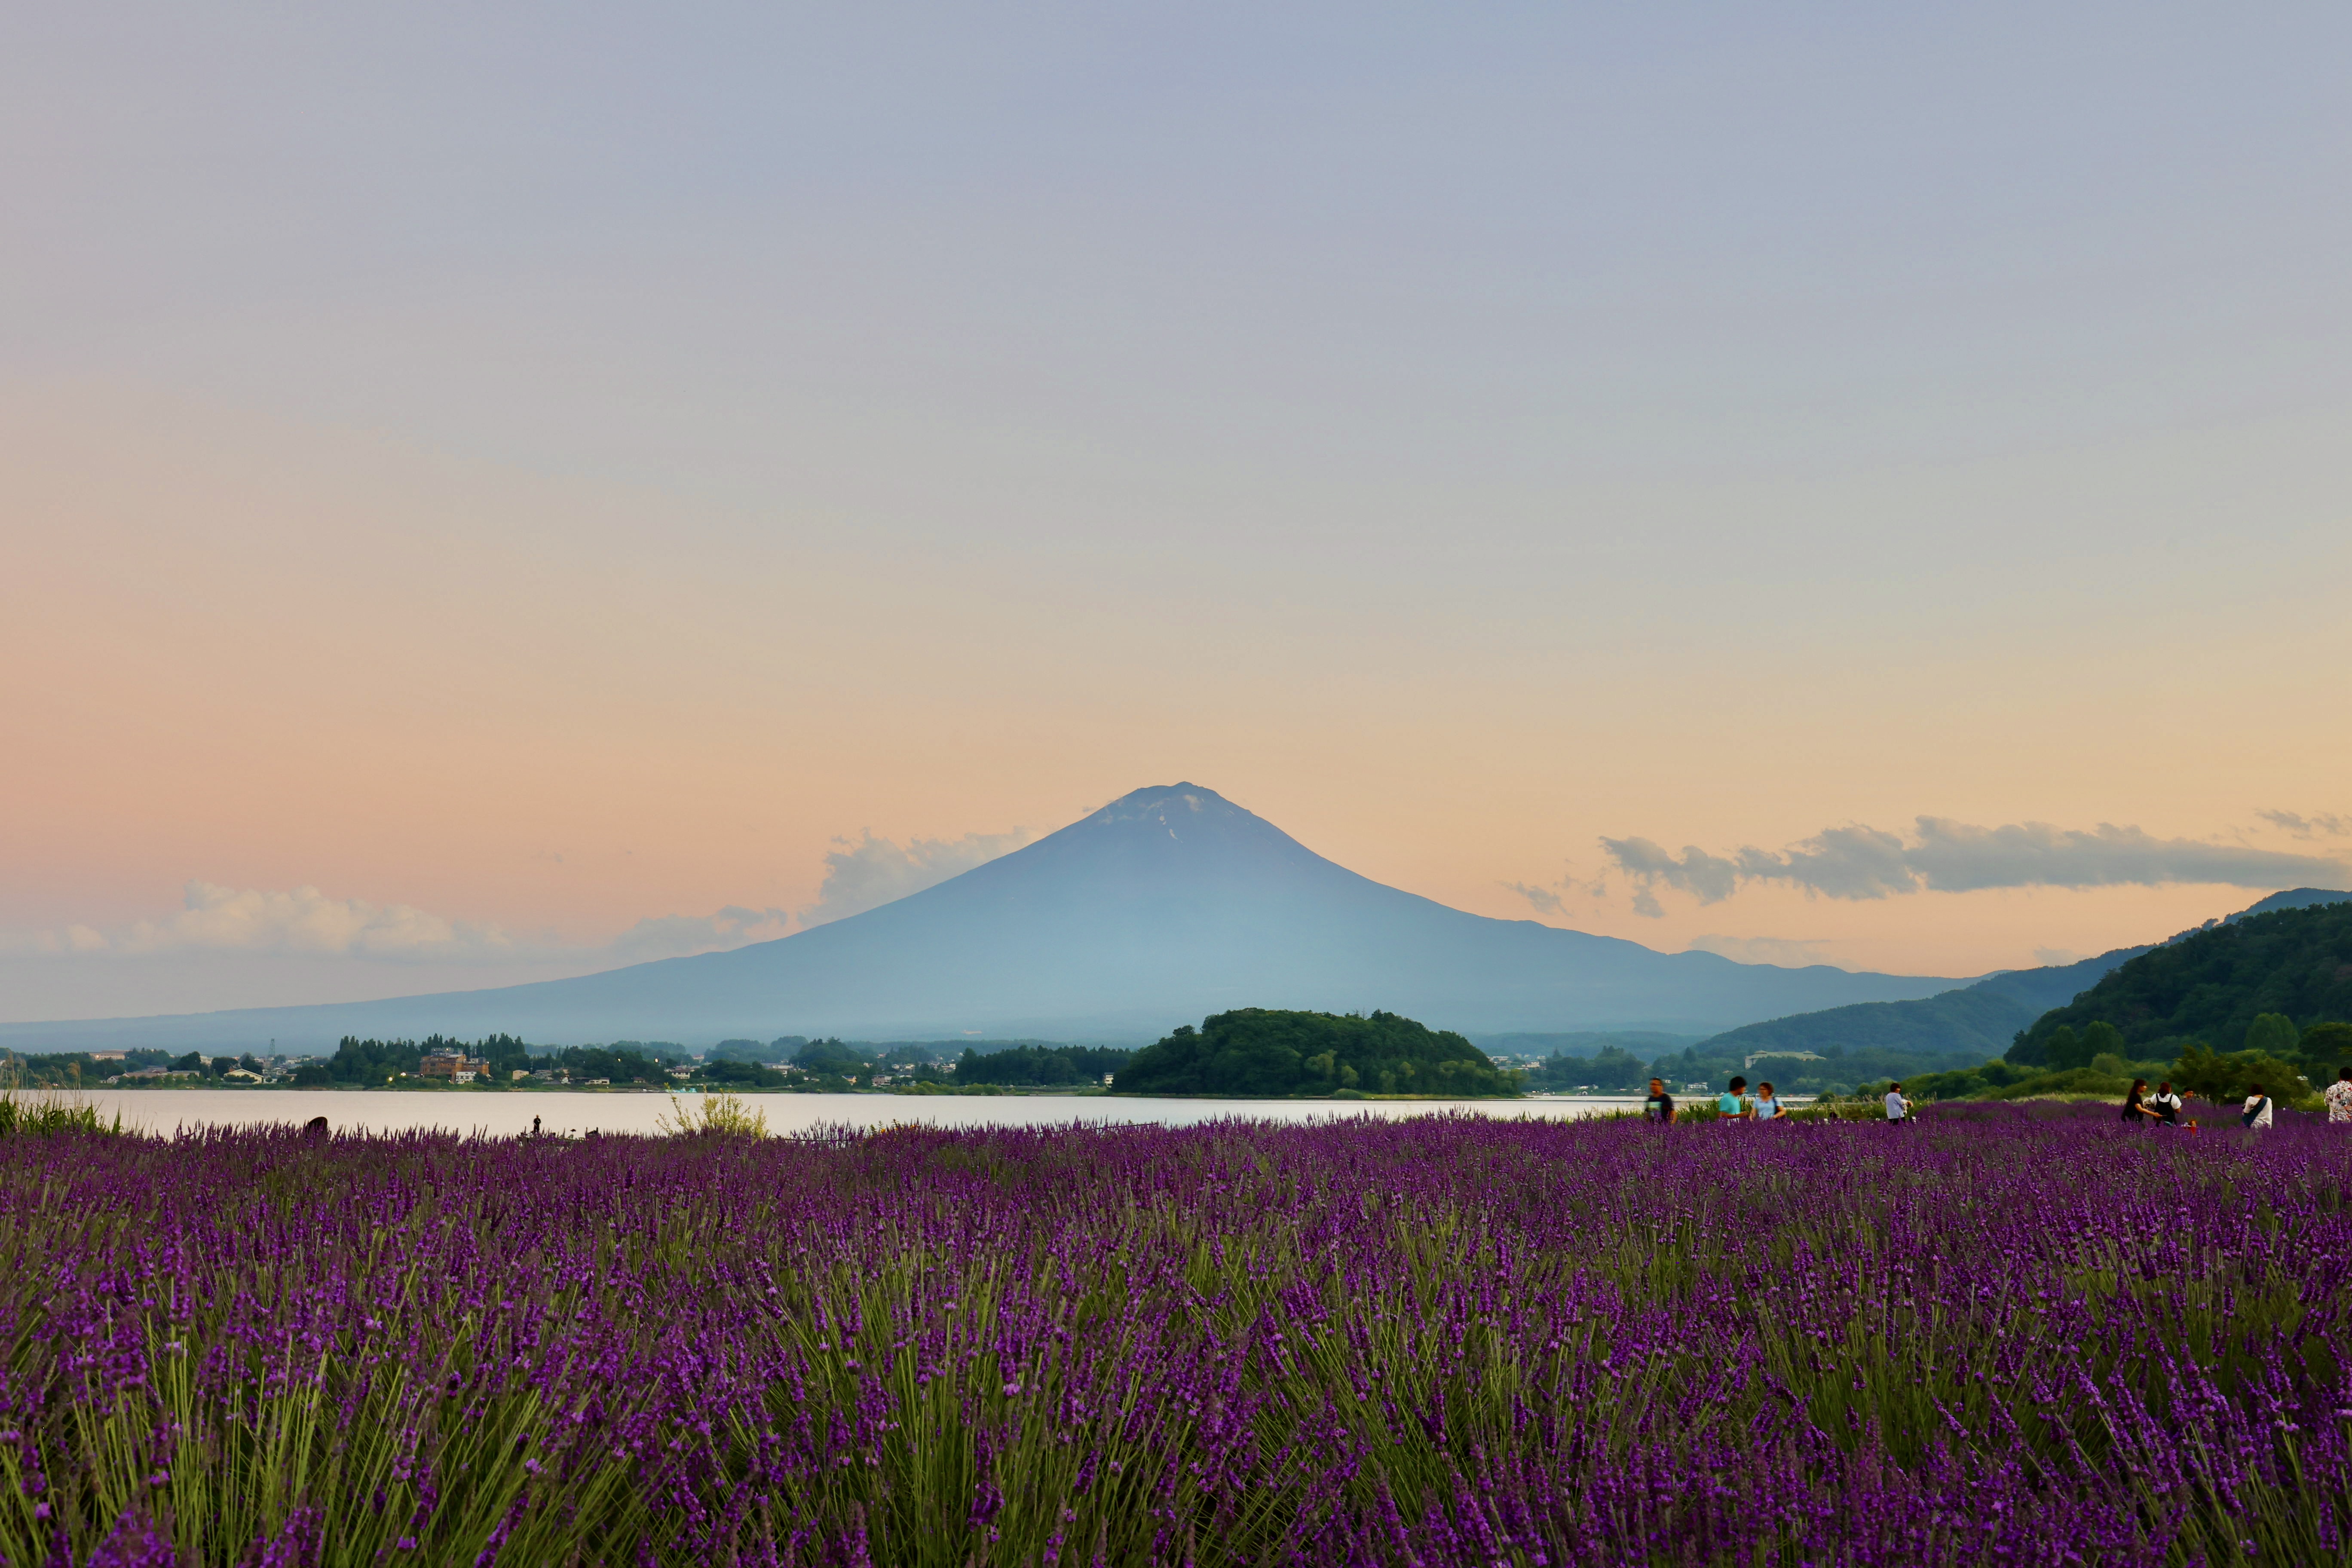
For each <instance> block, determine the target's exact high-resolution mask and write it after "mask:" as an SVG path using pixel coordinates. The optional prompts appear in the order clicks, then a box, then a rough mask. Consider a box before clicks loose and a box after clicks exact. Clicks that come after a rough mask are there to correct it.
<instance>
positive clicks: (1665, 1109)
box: [1642, 1077, 1789, 1121]
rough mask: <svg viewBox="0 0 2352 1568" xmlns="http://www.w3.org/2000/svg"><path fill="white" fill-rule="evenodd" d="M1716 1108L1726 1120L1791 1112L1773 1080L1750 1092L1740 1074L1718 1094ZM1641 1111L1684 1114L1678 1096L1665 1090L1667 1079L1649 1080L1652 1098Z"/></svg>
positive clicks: (1665, 1116) (1657, 1117)
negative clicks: (1773, 1084)
mask: <svg viewBox="0 0 2352 1568" xmlns="http://www.w3.org/2000/svg"><path fill="white" fill-rule="evenodd" d="M1715 1109H1716V1111H1717V1114H1718V1115H1720V1116H1721V1117H1722V1118H1723V1119H1724V1120H1725V1121H1780V1119H1781V1118H1783V1117H1785V1116H1787V1115H1788V1114H1789V1108H1788V1107H1787V1106H1785V1105H1783V1104H1781V1103H1780V1097H1779V1096H1778V1095H1776V1094H1775V1093H1773V1092H1772V1086H1771V1084H1769V1082H1767V1083H1759V1084H1758V1085H1757V1086H1756V1092H1755V1093H1754V1094H1750V1093H1748V1080H1747V1079H1745V1078H1738V1077H1735V1078H1734V1079H1732V1080H1731V1086H1730V1087H1729V1088H1728V1089H1725V1090H1724V1091H1723V1093H1721V1094H1720V1095H1718V1096H1717V1097H1716V1101H1715ZM1642 1114H1643V1116H1646V1117H1648V1118H1649V1119H1650V1120H1651V1121H1674V1120H1675V1119H1676V1118H1677V1117H1679V1116H1680V1115H1681V1114H1682V1112H1681V1110H1679V1109H1678V1108H1677V1107H1676V1106H1675V1097H1674V1096H1673V1095H1671V1094H1668V1093H1667V1092H1666V1080H1665V1079H1660V1078H1654V1079H1651V1080H1650V1098H1649V1099H1647V1100H1643V1102H1642Z"/></svg>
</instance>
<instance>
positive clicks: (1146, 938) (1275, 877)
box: [0, 781, 1965, 1049]
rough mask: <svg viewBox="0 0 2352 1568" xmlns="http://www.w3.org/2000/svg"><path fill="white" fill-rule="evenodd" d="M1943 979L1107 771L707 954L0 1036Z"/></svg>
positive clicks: (1739, 1014) (1079, 1027) (262, 1032)
mask: <svg viewBox="0 0 2352 1568" xmlns="http://www.w3.org/2000/svg"><path fill="white" fill-rule="evenodd" d="M1954 984H1956V982H1955V981H1953V980H1951V979H1948V978H1942V977H1936V976H1911V975H1888V974H1875V973H1850V972H1848V971H1845V970H1841V969H1834V968H1832V967H1830V966H1829V965H1826V964H1817V965H1811V966H1808V967H1805V968H1801V969H1783V968H1780V967H1777V966H1773V965H1765V964H1740V963H1734V962H1733V961H1731V960H1729V959H1727V958H1723V957H1720V956H1718V955H1717V954H1714V953H1707V952H1684V953H1662V952H1656V951H1654V950H1653V949H1650V948H1647V947H1643V945H1641V944H1640V943H1638V942H1629V941H1626V940H1625V939H1623V938H1620V937H1608V936H1597V935H1593V934H1591V933H1590V932H1585V931H1565V930H1560V929H1558V928H1554V927H1550V926H1546V925H1541V924H1538V922H1536V921H1503V920H1495V919H1492V918H1489V917H1487V916H1484V915H1475V914H1471V913H1469V912H1467V911H1465V910H1456V909H1453V908H1451V907H1450V906H1447V905H1444V904H1441V903H1439V902H1437V901H1436V900H1432V899H1427V898H1424V897H1423V896H1421V895H1420V894H1417V893H1411V892H1407V891H1405V890H1403V889H1397V888H1391V887H1389V886H1387V885H1386V884H1384V883H1381V882H1376V881H1373V880H1372V879H1370V878H1368V877H1364V876H1362V875H1361V874H1360V873H1358V872H1355V871H1352V870H1349V869H1348V868H1346V867H1343V866H1340V865H1339V864H1337V863H1336V862H1334V861H1331V860H1328V859H1327V858H1324V857H1322V856H1320V855H1318V854H1316V853H1315V852H1314V851H1313V850H1311V849H1309V848H1307V847H1306V846H1305V845H1304V844H1301V843H1300V842H1298V840H1297V839H1296V838H1293V837H1291V836H1290V835H1288V834H1286V833H1285V832H1283V831H1282V830H1281V829H1280V828H1278V827H1276V826H1275V825H1274V824H1272V823H1270V822H1267V821H1266V820H1265V819H1264V818H1263V817H1260V816H1256V815H1255V814H1254V813H1252V812H1249V811H1247V810H1246V809H1244V808H1243V807H1241V806H1238V805H1234V803H1233V802H1231V801H1229V800H1227V799H1225V798H1224V797H1223V795H1218V794H1217V793H1216V792H1215V791H1214V790H1212V789H1208V788H1206V787H1204V786H1202V785H1199V784H1192V783H1190V782H1189V781H1187V782H1180V783H1178V784H1170V785H1156V786H1150V787H1147V788H1145V789H1140V790H1135V791H1131V792H1129V794H1127V795H1121V796H1120V797H1118V799H1117V800H1114V801H1112V802H1110V803H1109V804H1108V805H1105V806H1103V807H1101V808H1099V809H1098V810H1097V811H1094V812H1091V813H1089V814H1088V815H1087V816H1085V817H1082V818H1080V819H1079V820H1078V821H1076V822H1074V823H1071V824H1070V825H1068V826H1065V827H1063V828H1061V829H1059V830H1058V831H1056V832H1055V833H1052V834H1048V835H1046V836H1045V837H1043V838H1040V839H1037V840H1036V841H1034V842H1033V843H1031V844H1028V845H1025V846H1024V847H1021V848H1019V849H1016V850H1014V851H1013V852H1012V853H1010V854H1008V855H1004V856H1002V857H1000V858H997V859H994V860H991V861H989V862H987V863H986V864H984V865H982V866H979V867H975V868H972V869H971V870H969V871H966V872H963V873H962V874H961V875H960V876H957V877H952V878H950V879H947V880H946V881H943V882H940V883H939V884H937V885H936V886H934V887H930V888H927V889H923V890H922V891H920V892H917V893H913V894H910V895H908V897H906V898H903V899H899V900H896V901H894V902H891V903H887V904H884V905H881V906H879V907H878V908H876V909H872V910H865V911H864V912H862V913H859V914H856V915H851V916H848V917H846V918H845V919H843V920H839V921H833V922H831V923H829V924H826V925H822V926H816V927H814V928H812V929H810V930H807V931H796V932H794V933H793V934H792V935H790V936H786V937H782V938H780V939H778V940H776V941H773V942H760V943H754V944H752V945H751V946H748V947H742V948H737V949H733V950H731V951H730V952H714V953H702V954H698V955H695V956H693V957H688V958H673V959H662V960H657V961H655V962H652V963H642V964H633V965H629V966H626V967H624V968H620V969H614V970H607V971H604V972H603V973H597V974H589V975H583V976H579V977H576V978H572V979H564V980H545V981H535V982H531V983H530V984H522V985H513V986H501V987H496V988H491V989H486V990H480V991H468V992H447V993H441V994H436V995H429V996H411V997H395V998H388V999H385V1000H383V1001H379V1002H367V1003H332V1004H323V1005H310V1006H299V1007H276V1008H248V1009H238V1010H235V1011H228V1012H219V1013H209V1014H194V1015H180V1016H173V1017H163V1018H148V1019H91V1020H79V1021H75V1022H72V1023H53V1024H17V1025H9V1026H0V1043H6V1044H10V1045H13V1046H16V1047H18V1048H26V1047H28V1046H31V1045H33V1044H34V1043H35V1042H40V1043H42V1045H43V1047H44V1048H50V1049H89V1048H96V1047H98V1046H99V1045H100V1042H101V1041H103V1042H104V1043H107V1044H113V1043H117V1042H118V1041H121V1040H125V1039H131V1038H134V1037H135V1038H137V1039H139V1040H141V1041H152V1042H153V1043H158V1044H171V1045H177V1046H180V1047H182V1048H187V1047H194V1046H200V1045H201V1046H206V1047H214V1046H227V1045H232V1044H234V1045H238V1046H240V1047H248V1046H251V1045H253V1044H255V1043H257V1042H258V1041H260V1040H262V1039H268V1038H276V1039H277V1040H278V1042H279V1043H280V1046H281V1048H294V1049H307V1048H312V1047H315V1046H317V1045H320V1044H331V1042H332V1041H333V1040H334V1039H335V1038H337V1037H341V1035H343V1034H369V1035H374V1036H377V1037H386V1036H389V1035H394V1034H399V1035H415V1036H422V1035H425V1034H428V1033H434V1032H440V1033H445V1034H452V1035H466V1036H469V1037H470V1036H472V1035H476V1034H481V1033H484V1032H486V1031H493V1030H505V1031H509V1032H513V1033H519V1034H522V1035H524V1036H526V1037H530V1038H533V1039H536V1040H540V1041H542V1042H545V1043H557V1044H572V1043H583V1042H585V1041H589V1040H608V1039H614V1038H630V1037H639V1038H652V1037H659V1038H667V1039H680V1040H686V1041H692V1042H700V1041H704V1040H716V1039H719V1038H724V1037H730V1036H740V1037H751V1038H764V1037H768V1036H771V1035H777V1034H805V1035H816V1034H855V1035H859V1036H866V1037H908V1038H911V1037H917V1036H919V1035H924V1034H935V1035H951V1034H954V1033H957V1032H961V1031H964V1030H977V1031H979V1032H982V1033H984V1034H988V1035H992V1036H998V1037H1010V1036H1025V1037H1041V1038H1045V1037H1056V1036H1065V1035H1078V1036H1084V1037H1089V1038H1096V1039H1135V1040H1138V1041H1142V1042H1148V1041H1150V1040H1153V1039H1157V1038H1159V1037H1160V1036H1162V1035H1164V1034H1165V1033H1166V1032H1167V1030H1168V1029H1169V1028H1170V1027H1171V1026H1173V1025H1175V1024H1178V1023H1182V1022H1190V1021H1195V1020H1198V1019H1201V1018H1202V1017H1205V1016H1209V1015H1210V1014H1213V1013H1220V1012H1224V1011H1228V1010H1230V1009H1232V1008H1234V1007H1244V1006H1248V1007H1284V1008H1297V1009H1306V1010H1315V1011H1324V1012H1349V1011H1365V1012H1369V1011H1372V1010H1376V1009H1378V1010H1386V1011H1390V1012H1396V1013H1402V1014H1404V1015H1405V1016H1412V1017H1418V1018H1425V1019H1429V1020H1432V1021H1433V1024H1434V1025H1436V1026H1442V1027H1444V1028H1449V1029H1456V1030H1461V1031H1465V1032H1471V1031H1475V1032H1481V1033H1503V1032H1511V1031H1517V1030H1548V1031H1551V1030H1568V1029H1584V1028H1629V1027H1640V1028H1655V1029H1662V1030H1665V1031H1668V1032H1674V1033H1682V1034H1709V1033H1715V1032H1717V1031H1719V1030H1721V1029H1723V1028H1725V1027H1727V1026H1736V1025H1738V1024H1740V1023H1745V1022H1748V1021H1751V1020H1754V1019H1757V1018H1762V1017H1772V1016H1785V1015H1787V1014H1790V1013H1795V1012H1804V1011H1809V1010H1813V1009H1818V1008H1821V1007H1824V1006H1833V1005H1841V1004H1843V1003H1847V1002H1862V1001H1897V1000H1904V999H1908V998H1916V997H1921V996H1926V995H1929V994H1934V993H1937V992H1940V991H1946V990H1949V989H1951V988H1952V987H1953V986H1954ZM1957 984H1965V982H1958V983H1957Z"/></svg>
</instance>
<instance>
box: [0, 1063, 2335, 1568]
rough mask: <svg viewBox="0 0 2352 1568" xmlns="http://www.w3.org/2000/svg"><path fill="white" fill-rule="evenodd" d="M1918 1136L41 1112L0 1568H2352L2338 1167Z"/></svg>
mask: <svg viewBox="0 0 2352 1568" xmlns="http://www.w3.org/2000/svg"><path fill="white" fill-rule="evenodd" d="M706 1109H709V1108H706ZM1937 1118H1938V1120H1937V1121H1933V1122H1930V1123H1926V1124H1922V1125H1919V1126H1915V1127H1889V1126H1886V1125H1885V1124H1883V1123H1880V1124H1868V1123H1864V1124H1853V1123H1838V1122H1820V1123H1811V1124H1805V1125H1794V1126H1784V1125H1773V1126H1753V1125H1737V1124H1734V1125H1700V1126H1680V1127H1658V1126H1653V1125H1648V1124H1645V1123H1643V1122H1642V1121H1638V1120H1635V1119H1623V1120H1614V1121H1587V1122H1555V1121H1533V1120H1530V1121H1507V1120H1499V1119H1497V1120H1486V1119H1481V1118H1477V1117H1467V1116H1433V1117H1429V1118H1424V1119H1417V1120H1412V1121H1377V1122H1375V1121H1340V1122H1323V1123H1318V1124H1309V1125H1293V1126H1280V1125H1267V1124H1263V1123H1248V1122H1242V1121H1233V1122H1223V1123H1211V1124H1207V1125H1202V1126H1196V1127H1192V1128H1186V1129H1181V1130H1178V1129H1167V1128H1160V1127H1148V1126H1147V1127H1121V1128H1100V1127H1094V1128H1087V1127H1070V1128H1060V1129H1045V1130H1040V1129H1011V1128H999V1129H992V1130H985V1131H940V1130H937V1129H932V1128H924V1127H909V1128H899V1129H893V1130H890V1131H883V1132H877V1133H870V1134H854V1133H847V1132H842V1133H836V1134H829V1135H826V1136H823V1137H816V1138H805V1139H774V1138H760V1137H756V1136H751V1135H748V1129H746V1130H744V1131H725V1130H724V1129H725V1127H726V1126H728V1125H729V1124H730V1123H729V1122H728V1120H727V1118H726V1117H725V1116H724V1115H721V1116H719V1117H716V1118H713V1117H711V1116H709V1115H705V1114H699V1113H698V1116H697V1117H696V1118H694V1119H693V1125H691V1126H689V1127H688V1129H687V1131H686V1132H685V1133H684V1134H683V1135H678V1136H671V1137H667V1138H625V1137H605V1138H600V1139H594V1140H588V1141H582V1142H568V1141H561V1140H555V1139H547V1140H531V1139H520V1140H465V1139H458V1138H456V1137H451V1136H444V1135H428V1134H409V1135H402V1136H393V1137H356V1138H355V1137H337V1138H329V1137H325V1136H322V1135H317V1134H308V1133H305V1132H303V1131H298V1130H294V1129H280V1130H275V1131H212V1132H205V1133H200V1134H194V1135H187V1136H183V1137H180V1138H176V1139H159V1138H152V1137H146V1136H142V1135H138V1134H135V1133H134V1134H130V1135H116V1136H105V1135H100V1134H99V1133H98V1132H97V1131H96V1121H95V1116H94V1113H92V1114H91V1115H90V1116H89V1119H88V1120H87V1121H78V1122H74V1123H72V1124H70V1125H69V1126H68V1125H59V1126H54V1127H36V1126H34V1125H33V1124H32V1123H31V1121H27V1120H20V1121H17V1122H15V1123H12V1126H15V1127H16V1131H18V1132H20V1133H22V1134H23V1135H15V1136H9V1137H6V1138H0V1553H5V1557H6V1560H7V1561H8V1562H9V1563H51V1562H59V1563H71V1564H86V1563H90V1562H92V1560H93V1558H96V1559H97V1560H98V1561H102V1562H106V1563H134V1562H136V1563H166V1562H170V1563H178V1564H182V1565H188V1564H200V1563H201V1564H210V1563H220V1564H232V1563H236V1564H246V1563H256V1564H264V1563H266V1564H272V1565H277V1568H289V1565H292V1564H298V1563H362V1562H364V1563H376V1562H378V1561H383V1562H386V1563H398V1562H416V1563H510V1564H535V1563H612V1564H614V1565H616V1568H618V1565H620V1564H636V1563H642V1562H646V1561H651V1562H656V1563H679V1564H685V1563H783V1562H792V1563H857V1562H878V1563H919V1564H931V1563H937V1564H940V1565H942V1568H947V1565H959V1564H964V1563H1041V1562H1054V1563H1070V1564H1075V1563H1081V1562H1083V1563H1088V1564H1092V1563H1097V1562H1101V1563H1131V1562H1152V1561H1169V1562H1177V1561H1184V1560H1186V1559H1188V1558H1189V1559H1190V1560H1192V1561H1194V1562H1196V1563H1202V1564H1208V1563H1265V1562H1276V1563H1279V1562H1300V1563H1350V1562H1375V1563H1404V1562H1412V1561H1420V1562H1425V1563H1457V1562H1463V1563H1466V1562H1477V1563H1498V1562H1499V1563H1523V1564H1533V1563H1546V1564H1562V1563H1571V1562H1585V1561H1608V1562H1657V1563H1692V1562H1696V1563H1713V1562H1721V1563H1733V1562H1737V1563H1758V1562H1769V1563H1792V1564H1793V1563H1800V1562H1809V1563H1976V1562H1981V1561H1986V1560H1996V1559H2001V1558H2014V1559H2016V1560H2019V1561H2023V1562H2037V1563H2038V1562H2050V1563H2057V1562H2064V1561H2068V1560H2070V1559H2072V1560H2075V1561H2081V1562H2144V1561H2152V1562H2163V1561H2175V1562H2181V1563H2187V1562H2189V1561H2192V1560H2193V1561H2199V1562H2202V1563H2240V1562H2262V1563H2277V1562H2294V1563H2330V1562H2336V1563H2342V1562H2352V1547H2347V1532H2352V1320H2347V1314H2352V1208H2347V1201H2346V1191H2347V1176H2352V1137H2347V1135H2346V1134H2345V1131H2344V1130H2343V1129H2340V1128H2339V1129H2331V1128H2329V1127H2327V1126H2326V1125H2325V1124H2323V1123H2320V1122H2318V1121H2315V1119H2310V1118H2305V1117H2300V1116H2290V1115H2283V1116H2282V1118H2281V1122H2280V1125H2279V1126H2278V1127H2276V1128H2274V1129H2273V1130H2271V1131H2270V1132H2268V1133H2267V1134H2251V1133H2243V1132H2240V1131H2235V1130H2234V1129H2233V1130H2229V1131H2218V1132H2217V1131H2211V1130H2208V1131H2206V1132H2204V1133H2202V1134H2199V1135H2189V1134H2185V1133H2175V1132H2172V1131H2169V1130H2163V1129H2147V1128H2138V1127H2126V1126H2121V1125H2119V1124H2118V1123H2117V1122H2116V1120H2115V1115H2114V1112H2113V1110H2111V1109H2106V1110H2087V1109H2081V1108H2074V1107H2019V1106H1985V1107H1968V1108H1959V1109H1954V1108H1939V1109H1938V1111H1937ZM706 1122H707V1123H709V1126H706V1125H704V1123H706ZM713 1129H718V1130H713Z"/></svg>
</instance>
